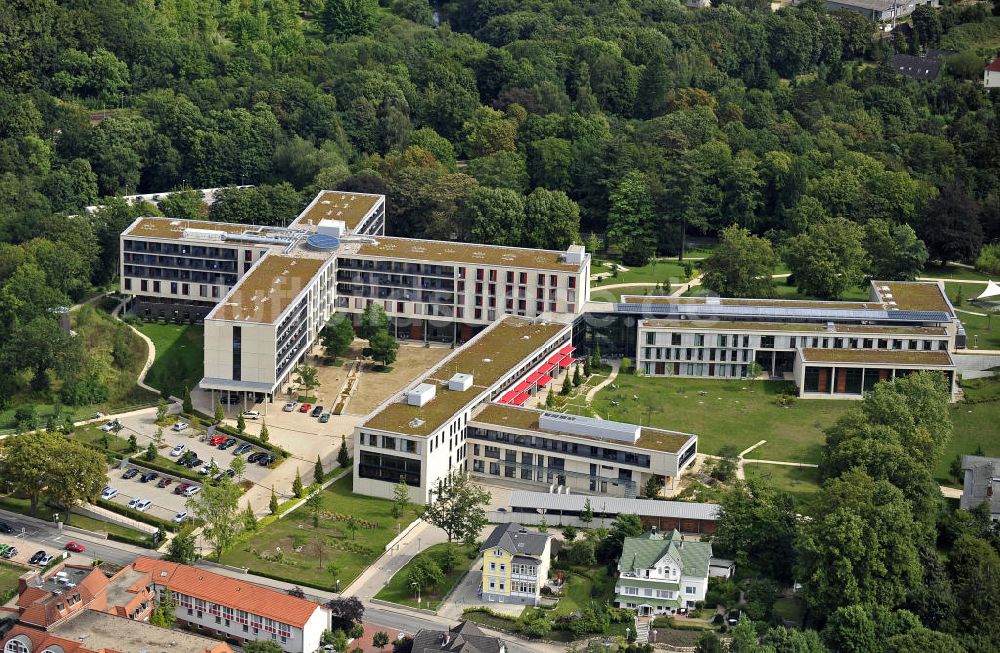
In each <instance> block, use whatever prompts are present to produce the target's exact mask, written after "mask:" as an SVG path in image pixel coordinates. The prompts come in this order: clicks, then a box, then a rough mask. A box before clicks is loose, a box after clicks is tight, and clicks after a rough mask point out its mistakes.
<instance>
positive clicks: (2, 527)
mask: <svg viewBox="0 0 1000 653" xmlns="http://www.w3.org/2000/svg"><path fill="white" fill-rule="evenodd" d="M13 532H14V529H13V528H11V525H10V524H8V523H7V522H5V521H0V533H13Z"/></svg>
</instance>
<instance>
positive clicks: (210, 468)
mask: <svg viewBox="0 0 1000 653" xmlns="http://www.w3.org/2000/svg"><path fill="white" fill-rule="evenodd" d="M218 471H219V466H218V465H216V464H215V463H205V464H204V465H202V466H201V467H200V468H199V469H198V473H199V474H201V475H202V476H208V475H209V474H214V473H216V472H218Z"/></svg>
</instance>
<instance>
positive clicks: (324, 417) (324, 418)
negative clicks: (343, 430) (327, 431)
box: [319, 413, 330, 424]
mask: <svg viewBox="0 0 1000 653" xmlns="http://www.w3.org/2000/svg"><path fill="white" fill-rule="evenodd" d="M329 421H330V413H323V414H322V415H320V416H319V423H320V424H326V423H327V422H329Z"/></svg>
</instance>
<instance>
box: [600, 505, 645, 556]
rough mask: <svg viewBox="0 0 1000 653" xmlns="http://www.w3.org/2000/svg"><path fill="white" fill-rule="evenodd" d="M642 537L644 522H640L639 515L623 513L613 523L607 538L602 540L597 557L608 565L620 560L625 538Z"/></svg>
mask: <svg viewBox="0 0 1000 653" xmlns="http://www.w3.org/2000/svg"><path fill="white" fill-rule="evenodd" d="M640 535H642V522H641V521H640V520H639V516H638V515H634V514H632V515H630V514H624V513H623V514H620V515H618V516H616V517H615V520H614V521H613V522H612V523H611V529H610V530H609V531H608V534H607V536H606V537H605V538H604V539H603V540H601V544H600V546H599V547H598V549H597V557H598V558H599V559H600V560H601V561H603V562H608V563H610V562H611V561H614V560H618V558H619V557H621V554H622V547H623V546H624V544H625V538H626V537H638V536H640Z"/></svg>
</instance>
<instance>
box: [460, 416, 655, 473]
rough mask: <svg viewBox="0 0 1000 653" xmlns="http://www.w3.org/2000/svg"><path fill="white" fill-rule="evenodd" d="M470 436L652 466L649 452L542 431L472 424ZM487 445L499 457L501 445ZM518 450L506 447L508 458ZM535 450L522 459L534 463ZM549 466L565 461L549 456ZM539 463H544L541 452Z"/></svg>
mask: <svg viewBox="0 0 1000 653" xmlns="http://www.w3.org/2000/svg"><path fill="white" fill-rule="evenodd" d="M468 436H469V437H470V438H472V439H474V440H485V441H487V442H497V443H505V444H511V445H514V446H518V447H527V448H531V449H540V450H543V451H558V452H561V453H567V454H572V455H576V456H582V457H584V458H596V459H600V460H607V461H611V462H616V463H619V464H623V465H634V466H636V467H647V468H648V467H649V465H650V459H649V456H648V455H647V454H640V453H635V452H632V451H624V450H622V449H613V448H611V447H598V446H593V445H587V444H580V443H577V442H568V441H567V440H565V439H556V438H547V437H542V436H540V435H521V434H516V433H504V432H502V431H494V430H492V429H485V428H481V427H478V426H472V427H470V428H469V429H468ZM484 446H485V450H484V451H485V453H484V454H483V455H484V456H485V457H487V458H495V459H499V458H500V448H499V447H493V446H490V445H484ZM516 453H517V452H516V451H515V450H513V449H508V450H507V461H508V462H514V456H515V455H516ZM472 455H473V456H479V455H480V453H479V445H478V444H474V445H473V452H472ZM531 458H532V454H531V453H529V452H521V459H522V460H521V462H522V463H523V464H527V465H530V464H532V460H531ZM549 460H550V463H549V466H550V467H551V466H552V462H551V461H553V460H558V461H560V462H561V461H562V460H563V459H562V458H552V457H550V458H549ZM538 464H539V465H541V464H542V456H541V455H538Z"/></svg>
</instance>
